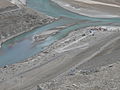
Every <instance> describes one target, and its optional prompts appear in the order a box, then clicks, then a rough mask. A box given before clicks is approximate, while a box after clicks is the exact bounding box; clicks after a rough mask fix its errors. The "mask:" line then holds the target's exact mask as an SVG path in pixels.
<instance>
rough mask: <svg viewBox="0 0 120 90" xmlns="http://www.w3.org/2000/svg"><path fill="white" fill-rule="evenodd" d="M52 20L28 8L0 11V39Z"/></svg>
mask: <svg viewBox="0 0 120 90" xmlns="http://www.w3.org/2000/svg"><path fill="white" fill-rule="evenodd" d="M52 21H54V19H53V18H51V17H48V16H46V15H44V14H41V13H38V12H36V11H34V10H32V9H30V8H24V9H20V8H18V9H15V10H11V11H7V12H6V11H5V12H4V13H0V40H4V39H7V38H9V37H11V36H14V35H17V34H20V33H23V32H27V31H30V30H32V29H33V28H36V27H38V26H42V25H45V24H48V23H50V22H52Z"/></svg>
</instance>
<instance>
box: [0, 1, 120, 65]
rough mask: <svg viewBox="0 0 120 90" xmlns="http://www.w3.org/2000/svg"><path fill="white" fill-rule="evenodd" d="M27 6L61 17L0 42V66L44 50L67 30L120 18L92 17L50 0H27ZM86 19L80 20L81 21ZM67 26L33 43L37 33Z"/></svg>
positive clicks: (65, 33)
mask: <svg viewBox="0 0 120 90" xmlns="http://www.w3.org/2000/svg"><path fill="white" fill-rule="evenodd" d="M27 3H28V6H29V7H31V8H33V9H36V10H37V11H40V12H43V13H45V14H47V15H49V16H52V17H56V18H59V17H63V18H61V19H59V20H58V21H55V22H53V23H50V24H48V25H45V26H42V27H40V28H37V29H35V30H32V31H31V32H27V33H24V34H21V35H19V36H17V37H15V38H12V39H10V40H8V41H6V42H5V43H3V44H2V47H1V48H0V66H4V65H9V64H14V63H17V62H21V61H23V60H25V59H27V58H29V57H31V56H34V55H35V54H37V53H40V52H41V51H42V50H44V47H46V46H49V45H51V44H52V43H54V42H55V41H57V40H60V39H62V38H63V37H65V36H66V35H68V33H69V32H71V31H73V30H76V29H78V28H82V27H87V26H92V25H106V24H109V23H120V18H92V17H87V16H82V15H78V14H75V13H72V12H70V11H68V10H65V9H63V8H62V7H60V6H59V5H57V4H56V3H54V2H52V1H51V0H28V1H27ZM83 20H84V21H85V20H86V21H87V22H82V23H79V22H81V21H83ZM73 23H76V24H74V25H72V26H68V27H67V28H65V29H63V30H60V31H59V33H57V34H55V35H52V36H49V37H48V38H47V39H45V40H44V41H43V42H42V43H37V44H33V41H32V37H33V36H34V35H36V34H37V33H41V32H43V31H47V30H50V29H52V28H55V27H59V26H62V25H65V24H73Z"/></svg>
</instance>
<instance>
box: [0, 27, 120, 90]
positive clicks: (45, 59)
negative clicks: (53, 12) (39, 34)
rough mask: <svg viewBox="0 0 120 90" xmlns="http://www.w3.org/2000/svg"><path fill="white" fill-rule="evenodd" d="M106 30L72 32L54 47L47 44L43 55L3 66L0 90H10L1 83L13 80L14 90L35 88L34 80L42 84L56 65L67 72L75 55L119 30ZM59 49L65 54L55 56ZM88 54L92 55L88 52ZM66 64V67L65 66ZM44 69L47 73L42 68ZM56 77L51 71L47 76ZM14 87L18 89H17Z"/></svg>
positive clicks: (97, 28) (116, 33) (87, 29)
mask: <svg viewBox="0 0 120 90" xmlns="http://www.w3.org/2000/svg"><path fill="white" fill-rule="evenodd" d="M106 29H107V30H106ZM108 29H109V30H108ZM110 29H112V30H113V28H112V27H105V26H104V27H94V26H93V27H88V28H83V29H79V30H75V31H73V32H71V33H70V34H69V35H68V36H66V37H65V38H64V39H61V40H59V41H57V42H55V43H54V44H52V45H50V46H49V47H46V49H45V50H44V51H43V52H41V53H39V54H38V55H36V56H34V57H31V58H29V59H28V60H26V61H25V62H21V63H17V64H13V65H11V66H4V68H1V69H0V72H1V73H0V77H1V79H0V81H1V84H0V85H1V89H2V87H3V88H6V89H7V88H9V90H13V89H12V87H11V89H10V87H7V86H9V85H10V83H8V84H9V85H6V87H4V83H6V82H14V80H17V81H16V85H17V87H18V88H21V89H22V90H24V89H25V88H24V87H27V85H30V86H31V87H33V86H35V85H37V84H38V83H39V82H38V83H36V80H38V78H39V79H41V80H40V82H42V81H44V80H45V81H46V80H47V78H45V77H46V76H43V77H44V78H43V77H42V75H48V76H49V74H47V73H50V72H51V73H52V71H51V68H54V67H55V68H56V67H57V66H58V69H59V66H61V67H63V68H64V69H63V70H61V71H66V70H68V69H69V68H70V67H71V64H69V63H68V62H71V63H73V61H71V58H73V57H75V56H76V55H78V54H79V53H82V52H83V51H85V50H87V49H89V48H90V47H92V46H93V47H95V46H94V45H96V44H99V43H100V42H102V43H101V44H100V45H104V44H105V43H106V41H109V39H111V38H114V37H117V36H118V35H119V33H118V31H117V30H118V29H119V27H116V28H114V30H113V31H112V32H111V30H110ZM83 37H84V38H83ZM80 38H83V39H80ZM71 43H72V44H71ZM86 43H87V46H86V45H85V44H86ZM78 45H82V47H77V46H78ZM84 45H85V46H84ZM66 46H67V47H66ZM71 47H72V48H73V49H72V52H71V50H69V48H71ZM74 47H76V48H74ZM98 47H99V45H98V46H97V48H98ZM63 48H64V50H67V51H63V52H62V53H59V52H58V51H59V50H60V49H61V50H63ZM95 50H96V48H95ZM90 51H91V50H90ZM93 52H94V49H93ZM90 53H92V52H90ZM81 55H82V54H81ZM88 55H89V54H88ZM86 57H87V56H86ZM61 60H62V61H61ZM69 60H70V61H69ZM81 60H82V58H81ZM74 62H77V63H78V62H80V61H79V60H78V61H75V59H74ZM53 63H55V64H53ZM63 63H64V64H65V66H67V67H66V68H67V69H66V68H65V67H64V64H63ZM49 64H50V65H52V66H50V67H47V66H46V65H49ZM59 64H60V65H59ZM66 64H68V65H66ZM73 64H74V63H73ZM73 64H72V66H74V65H73ZM69 65H70V67H69ZM45 66H46V68H47V69H48V70H47V69H42V68H43V67H45ZM49 68H50V71H49ZM41 69H42V72H43V73H44V72H46V70H47V73H46V74H45V73H44V74H42V72H41ZM58 69H56V70H58ZM56 70H55V71H56ZM53 71H54V70H53ZM61 71H60V72H59V73H58V74H57V73H56V74H57V75H59V74H61V73H62V72H61ZM33 72H34V73H33ZM39 72H40V73H39ZM33 74H35V75H33ZM41 74H42V75H41ZM56 74H54V72H53V74H51V75H53V76H52V77H53V78H54V77H56ZM54 75H55V76H54ZM31 76H34V77H32V78H31ZM13 77H14V78H13ZM50 77H51V76H50ZM28 78H29V79H28ZM30 78H31V79H30ZM26 79H27V80H26ZM32 79H34V80H32ZM42 79H43V80H42ZM48 79H50V78H49V77H48ZM21 80H23V83H21ZM29 80H30V81H29ZM34 81H35V82H34ZM18 84H19V85H20V86H18ZM15 87H16V86H15ZM31 87H30V88H31ZM32 90H33V89H32Z"/></svg>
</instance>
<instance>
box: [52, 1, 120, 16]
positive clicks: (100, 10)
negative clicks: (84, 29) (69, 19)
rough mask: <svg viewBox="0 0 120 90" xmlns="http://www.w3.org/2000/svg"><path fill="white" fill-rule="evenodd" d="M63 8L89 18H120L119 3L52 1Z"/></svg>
mask: <svg viewBox="0 0 120 90" xmlns="http://www.w3.org/2000/svg"><path fill="white" fill-rule="evenodd" d="M52 1H53V2H55V3H57V4H58V5H60V6H61V7H63V8H65V9H67V10H69V11H71V12H74V13H77V14H80V15H85V16H89V17H97V18H117V17H120V14H119V13H118V12H119V11H120V6H119V5H120V2H119V1H115V0H112V1H102V0H98V1H94V0H84V1H83V0H52Z"/></svg>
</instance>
